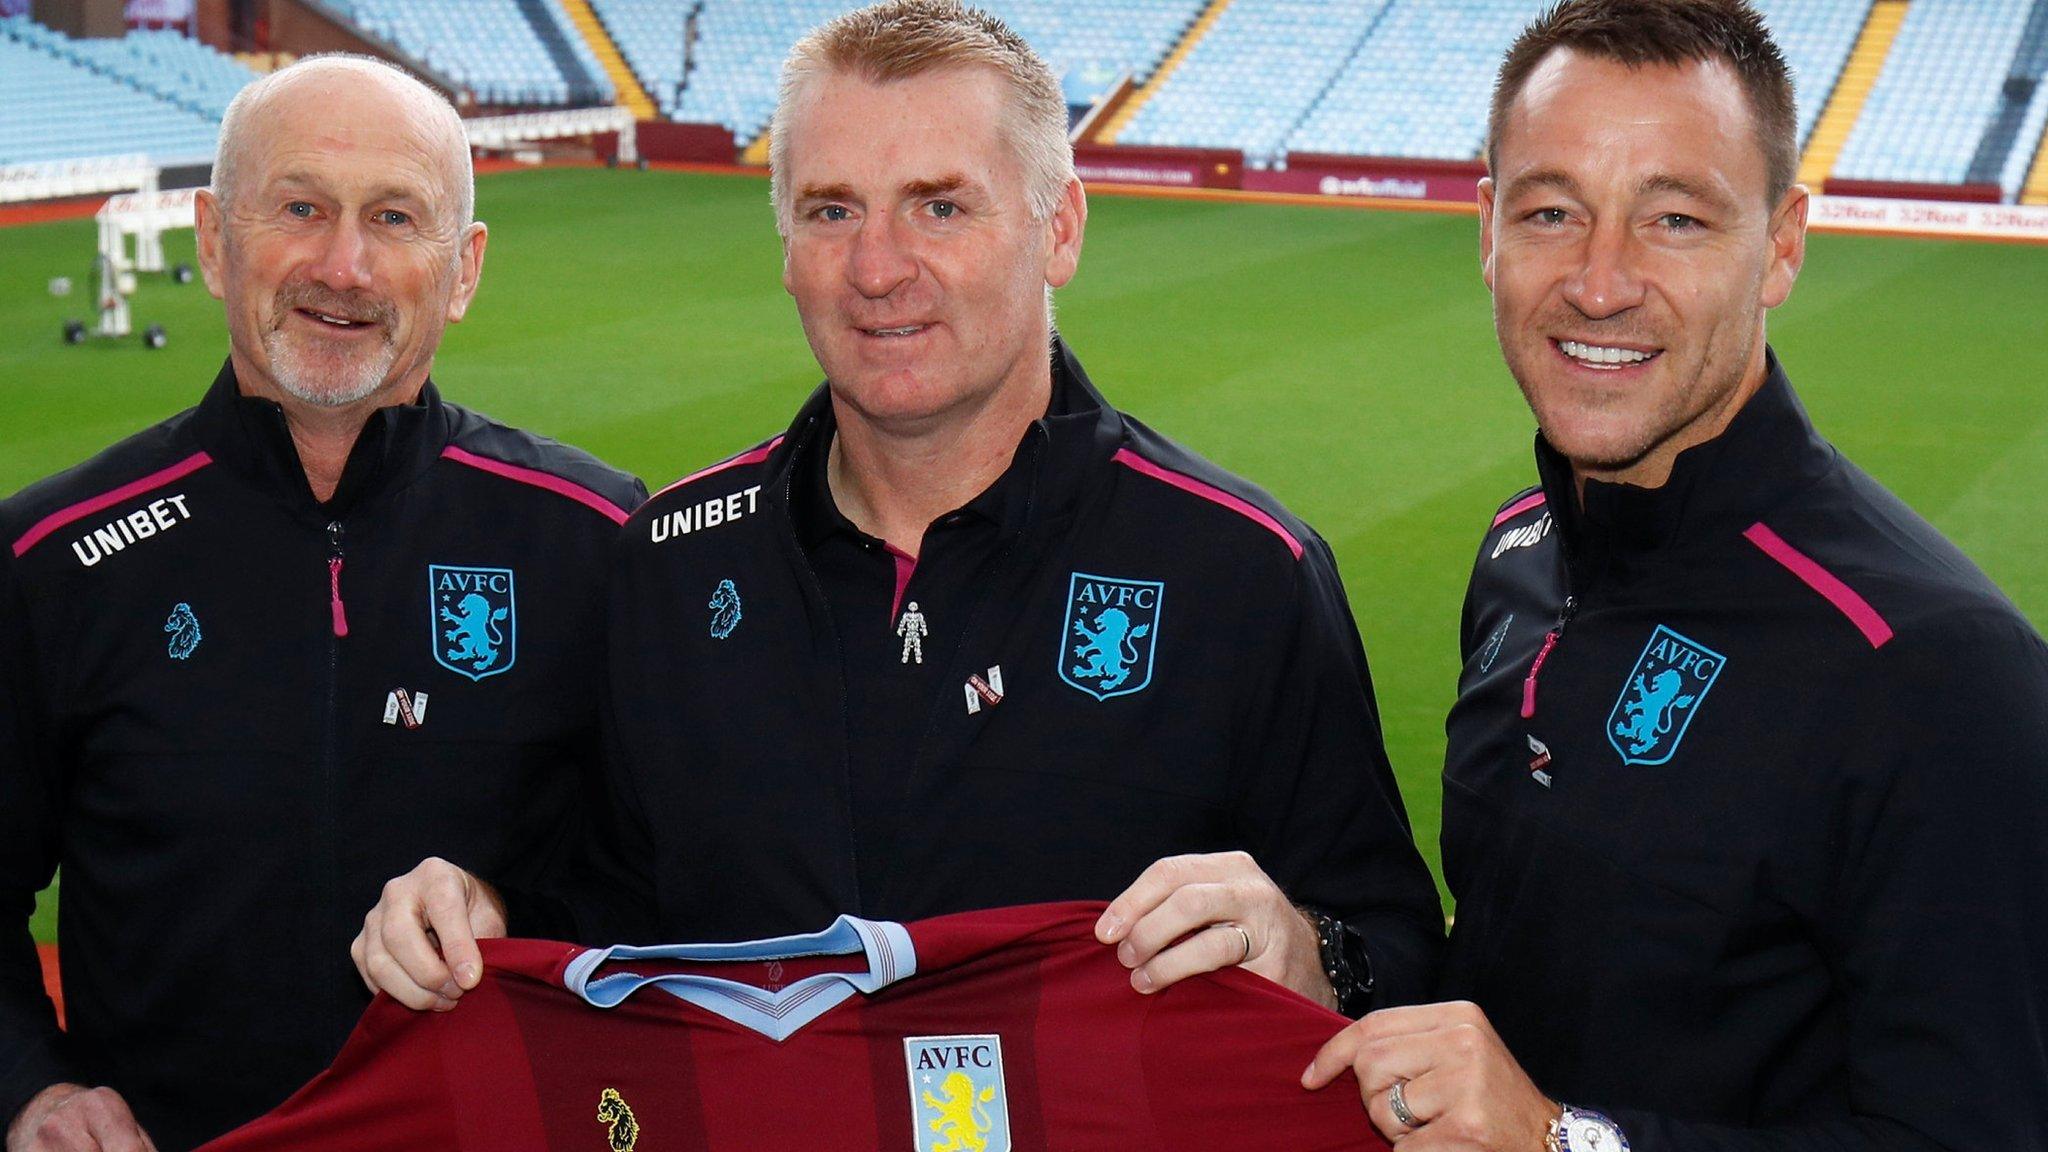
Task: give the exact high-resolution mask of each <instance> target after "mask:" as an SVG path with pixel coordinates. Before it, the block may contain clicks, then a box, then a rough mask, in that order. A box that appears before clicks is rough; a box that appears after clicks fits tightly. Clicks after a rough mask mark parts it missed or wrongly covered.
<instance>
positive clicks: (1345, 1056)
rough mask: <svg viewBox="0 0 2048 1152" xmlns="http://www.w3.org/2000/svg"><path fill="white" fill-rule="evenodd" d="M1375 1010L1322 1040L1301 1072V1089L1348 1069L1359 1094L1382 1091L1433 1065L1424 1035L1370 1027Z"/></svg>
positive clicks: (1434, 1055)
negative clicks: (1390, 1033)
mask: <svg viewBox="0 0 2048 1152" xmlns="http://www.w3.org/2000/svg"><path fill="white" fill-rule="evenodd" d="M1378 1015H1380V1013H1378V1012H1375V1013H1373V1014H1372V1015H1370V1016H1367V1017H1366V1018H1365V1019H1363V1020H1359V1021H1357V1022H1355V1023H1353V1024H1351V1025H1350V1026H1348V1027H1346V1028H1345V1029H1344V1030H1343V1031H1341V1032H1339V1033H1337V1034H1336V1035H1335V1036H1332V1037H1330V1038H1329V1040H1327V1041H1325V1042H1324V1044H1323V1046H1322V1048H1320V1049H1318V1050H1317V1052H1316V1055H1315V1059H1313V1060H1311V1061H1309V1065H1308V1070H1307V1071H1306V1072H1303V1073H1302V1076H1301V1084H1302V1087H1304V1088H1311V1089H1313V1088H1321V1087H1323V1086H1324V1085H1326V1084H1328V1083H1329V1082H1330V1081H1332V1080H1335V1079H1336V1078H1337V1077H1338V1076H1340V1075H1342V1074H1343V1073H1344V1072H1345V1070H1347V1069H1349V1070H1350V1071H1351V1072H1353V1073H1354V1074H1355V1075H1356V1076H1357V1078H1358V1089H1359V1092H1360V1094H1361V1095H1363V1096H1365V1097H1366V1098H1367V1100H1368V1102H1370V1097H1371V1094H1372V1093H1374V1092H1384V1091H1386V1090H1387V1088H1388V1087H1390V1086H1391V1085H1392V1084H1393V1083H1394V1081H1396V1080H1413V1079H1415V1078H1416V1077H1418V1076H1421V1075H1423V1074H1424V1073H1427V1072H1428V1071H1429V1070H1430V1069H1432V1068H1434V1067H1435V1066H1436V1064H1437V1060H1438V1056H1439V1053H1438V1052H1437V1051H1436V1046H1435V1045H1434V1044H1433V1043H1432V1040H1431V1037H1430V1036H1429V1035H1428V1034H1423V1035H1417V1034H1413V1033H1409V1034H1402V1035H1394V1036H1386V1035H1381V1034H1380V1033H1379V1032H1378V1031H1377V1030H1376V1029H1374V1028H1373V1027H1372V1023H1373V1017H1374V1016H1378Z"/></svg>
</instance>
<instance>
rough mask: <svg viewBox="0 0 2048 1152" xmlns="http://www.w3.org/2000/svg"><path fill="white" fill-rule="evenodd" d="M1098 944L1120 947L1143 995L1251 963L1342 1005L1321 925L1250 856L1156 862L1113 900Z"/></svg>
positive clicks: (1293, 986) (1312, 996) (1291, 985)
mask: <svg viewBox="0 0 2048 1152" xmlns="http://www.w3.org/2000/svg"><path fill="white" fill-rule="evenodd" d="M1095 937H1096V939H1098V940H1101V941H1102V942H1103V943H1105V944H1114V945H1116V955H1117V959H1118V960H1121V961H1123V965H1124V967H1126V968H1129V969H1131V970H1132V971H1131V987H1133V988H1136V989H1137V990H1138V991H1140V992H1157V991H1159V990H1160V989H1162V988H1167V987H1171V986H1172V985H1173V984H1175V983H1178V982H1179V981H1181V980H1185V979H1187V978H1188V977H1190V976H1194V975H1197V974H1198V973H1202V972H1214V971H1216V970H1217V969H1219V968H1228V967H1230V966H1231V965H1233V964H1241V965H1242V966H1243V967H1244V968H1246V969H1247V970H1249V971H1252V972H1256V973H1258V974H1259V975H1261V976H1264V977H1265V978H1266V979H1268V980H1271V981H1273V982H1274V983H1276V984H1279V985H1281V986H1283V987H1286V988H1289V989H1292V990H1293V991H1295V992H1298V993H1300V994H1301V995H1303V996H1306V997H1308V998H1309V999H1311V1000H1314V1001H1315V1002H1316V1003H1318V1004H1321V1005H1323V1006H1324V1007H1335V1006H1336V1003H1337V994H1336V992H1335V990H1333V989H1332V988H1331V987H1330V981H1329V978H1328V977H1327V976H1325V975H1323V958H1322V949H1321V947H1320V946H1319V945H1318V943H1317V941H1316V930H1315V927H1314V926H1313V925H1311V924H1310V923H1309V922H1308V919H1307V918H1306V917H1304V916H1303V915H1302V914H1301V912H1300V911H1299V910H1297V909H1296V908H1295V907H1294V905H1293V904H1292V903H1290V902H1289V901H1288V899H1287V894H1286V893H1284V892H1282V891H1280V886H1279V885H1278V884H1275V883H1273V880H1272V878H1271V877H1269V876H1267V875H1266V873H1265V872H1264V870H1262V869H1261V868H1260V867H1259V865H1258V862H1257V861H1255V860H1253V859H1252V858H1251V856H1250V855H1248V854H1246V853H1243V852H1215V853H1210V854H1207V855H1198V856H1169V857H1167V858H1166V859H1164V860H1160V861H1158V862H1156V863H1154V864H1153V865H1152V866H1151V867H1150V868H1147V869H1145V871H1144V873H1143V874H1142V875H1140V876H1139V877H1138V879H1137V881H1136V882H1135V883H1133V884H1132V885H1131V886H1130V887H1129V888H1126V889H1124V891H1123V894H1122V895H1120V896H1118V897H1117V898H1116V899H1115V900H1112V901H1110V904H1109V908H1108V909H1107V910H1106V911H1104V912H1103V914H1102V919H1101V920H1100V921H1099V922H1097V924H1096V925H1095Z"/></svg>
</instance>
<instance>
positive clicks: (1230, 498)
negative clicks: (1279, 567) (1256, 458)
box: [1110, 448, 1302, 560]
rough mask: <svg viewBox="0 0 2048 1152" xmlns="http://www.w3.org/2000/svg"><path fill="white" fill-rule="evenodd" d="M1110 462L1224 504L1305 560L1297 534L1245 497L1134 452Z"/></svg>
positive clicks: (1124, 450) (1125, 451)
mask: <svg viewBox="0 0 2048 1152" xmlns="http://www.w3.org/2000/svg"><path fill="white" fill-rule="evenodd" d="M1110 459H1112V460H1114V461H1116V462H1117V463H1119V464H1121V465H1123V466H1124V467H1126V468H1129V469H1131V470H1132V471H1134V472H1139V473H1143V474H1144V475H1146V476H1150V477H1152V478H1153V479H1154V480H1158V481H1161V482H1162V483H1166V484H1171V485H1173V486H1174V487H1175V488H1178V489H1180V490H1181V491H1183V492H1188V493H1191V494H1193V495H1196V496H1199V497H1201V498H1202V499H1204V500H1207V501H1208V502H1210V503H1211V504H1220V505H1222V506H1223V507H1225V508H1228V509H1230V510H1231V511H1232V512H1235V513H1237V514H1238V515H1240V516H1242V517H1244V518H1245V519H1247V520H1250V521H1251V522H1252V523H1254V524H1257V525H1258V526H1259V527H1261V528H1264V529H1265V530H1266V531H1268V532H1271V533H1272V534H1273V535H1275V536H1278V537H1279V538H1280V539H1281V540H1282V541H1284V542H1285V543H1286V544H1287V550H1288V551H1289V552H1292V553H1294V558H1295V559H1296V560H1299V559H1301V554H1302V547H1301V541H1300V540H1298V539H1296V538H1295V535H1294V533H1292V532H1289V531H1288V530H1287V526H1286V525H1284V524H1282V523H1280V521H1278V520H1275V519H1274V518H1273V517H1272V516H1271V515H1269V514H1268V513H1267V512H1266V511H1265V510H1264V509H1262V508H1260V507H1259V506H1257V505H1256V504H1253V503H1252V502H1250V501H1249V500H1246V499H1244V498H1243V497H1241V496H1235V495H1232V494H1231V493H1229V492H1225V491H1224V490H1223V489H1221V488H1218V487H1216V486H1215V485H1214V484H1210V483H1208V482H1206V481H1202V480H1197V479H1195V478H1194V477H1193V476H1190V475H1188V474H1187V473H1185V472H1176V471H1174V470H1173V469H1171V468H1168V467H1166V466H1165V465H1163V464H1155V463H1153V462H1152V461H1150V460H1147V459H1145V458H1144V457H1143V456H1140V455H1138V454H1137V453H1136V452H1133V451H1131V450H1130V449H1129V448H1119V449H1117V450H1116V455H1114V456H1112V457H1110Z"/></svg>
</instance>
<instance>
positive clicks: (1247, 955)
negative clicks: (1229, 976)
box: [1217, 920, 1252, 964]
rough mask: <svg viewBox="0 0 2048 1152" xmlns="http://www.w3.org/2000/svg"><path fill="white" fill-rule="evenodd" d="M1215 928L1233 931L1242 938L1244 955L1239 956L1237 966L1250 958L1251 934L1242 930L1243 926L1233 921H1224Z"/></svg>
mask: <svg viewBox="0 0 2048 1152" xmlns="http://www.w3.org/2000/svg"><path fill="white" fill-rule="evenodd" d="M1217 927H1218V928H1231V929H1235V930H1236V932H1237V934H1238V935H1239V936H1241V937H1243V938H1244V955H1242V956H1239V957H1238V958H1237V962H1238V963H1239V964H1243V963H1244V962H1245V961H1247V960H1249V959H1251V958H1252V934H1251V933H1249V932H1247V931H1245V930H1244V925H1242V924H1239V923H1237V922H1236V921H1234V920H1226V921H1224V922H1223V923H1221V924H1218V925H1217Z"/></svg>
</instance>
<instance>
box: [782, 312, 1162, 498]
mask: <svg viewBox="0 0 2048 1152" xmlns="http://www.w3.org/2000/svg"><path fill="white" fill-rule="evenodd" d="M832 428H833V418H832V393H831V386H830V384H829V383H828V384H820V385H819V386H818V388H817V390H816V391H814V392H812V393H811V396H810V399H808V400H806V401H805V402H804V406H803V408H802V409H801V410H800V411H799V412H798V413H797V416H796V419H795V420H794V421H793V422H791V424H790V426H789V431H788V432H787V433H785V434H784V435H783V437H782V440H781V442H780V443H779V444H777V445H776V446H775V447H774V449H773V450H772V451H771V452H770V453H769V455H768V459H767V461H766V465H767V472H766V475H767V477H768V478H769V479H768V482H767V484H766V488H767V491H768V492H769V493H770V499H773V500H784V499H787V498H791V497H793V498H794V499H796V500H803V499H806V498H807V495H808V493H807V492H805V491H800V490H799V489H802V488H803V477H804V473H803V472H801V471H799V470H798V463H799V461H807V460H808V455H809V454H810V453H813V452H818V451H822V450H823V449H824V447H825V446H827V445H829V444H830V443H831V432H832ZM1124 439H1125V435H1124V426H1123V417H1122V416H1120V415H1119V414H1118V413H1117V411H1116V410H1115V409H1114V408H1111V407H1110V406H1109V402H1108V401H1106V400H1104V399H1103V398H1102V393H1101V392H1099V391H1097V390H1096V388H1095V384H1094V382H1093V381H1091V380H1089V379H1088V374H1087V372H1086V371H1084V370H1083V369H1082V367H1081V362H1080V361H1079V360H1078V359H1076V358H1075V356H1074V354H1073V351H1072V350H1071V349H1069V348H1068V347H1067V345H1066V342H1065V341H1064V340H1062V339H1060V338H1059V337H1057V336H1055V337H1054V338H1053V344H1052V403H1051V404H1050V406H1049V407H1048V408H1047V410H1046V414H1045V415H1044V416H1041V417H1039V418H1038V419H1036V420H1033V421H1032V422H1031V423H1030V425H1029V426H1027V427H1026V428H1025V430H1024V435H1023V438H1022V439H1021V440H1020V441H1019V443H1018V446H1017V454H1016V456H1015V457H1013V458H1012V459H1011V461H1010V466H1009V468H1008V469H1006V470H1005V471H1004V472H1003V474H1002V475H1001V476H1000V477H998V478H997V479H996V481H995V482H994V483H993V484H992V485H990V487H989V489H988V490H987V491H986V492H984V493H983V495H982V496H981V497H977V498H976V499H975V500H973V501H970V502H969V503H970V505H971V506H974V507H976V508H977V510H983V509H985V510H986V511H988V512H989V513H991V514H993V515H996V516H997V517H998V518H999V519H1000V521H1001V525H1002V529H1003V531H1004V532H1005V533H1006V534H1008V533H1021V532H1023V531H1025V530H1026V529H1028V528H1031V527H1033V526H1035V525H1038V524H1041V523H1046V522H1049V521H1053V520H1056V519H1058V518H1062V517H1064V516H1065V515H1066V514H1067V513H1070V512H1071V511H1072V510H1073V507H1074V505H1075V503H1076V502H1077V500H1078V499H1079V497H1080V495H1081V493H1082V492H1084V491H1085V490H1087V488H1088V487H1089V486H1090V485H1091V484H1092V483H1094V482H1095V480H1096V478H1097V476H1098V475H1099V473H1100V470H1102V469H1106V468H1108V467H1109V466H1110V458H1111V457H1112V456H1113V455H1114V454H1115V453H1116V450H1117V448H1119V447H1120V446H1122V444H1123V441H1124ZM805 466H806V467H809V466H810V465H809V464H808V463H807V464H806V465H805ZM792 478H794V479H795V483H794V484H792V483H791V481H792ZM984 497H993V499H992V500H990V501H988V502H986V503H985V502H984ZM791 511H792V513H793V512H794V509H792V510H791Z"/></svg>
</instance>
